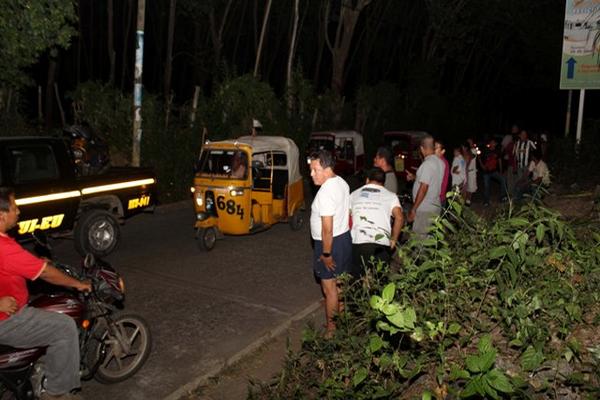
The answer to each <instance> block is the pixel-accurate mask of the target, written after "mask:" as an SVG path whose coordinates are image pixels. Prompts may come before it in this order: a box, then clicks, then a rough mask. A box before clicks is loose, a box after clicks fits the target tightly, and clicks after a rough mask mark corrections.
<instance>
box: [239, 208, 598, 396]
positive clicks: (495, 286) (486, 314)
mask: <svg viewBox="0 0 600 400" xmlns="http://www.w3.org/2000/svg"><path fill="white" fill-rule="evenodd" d="M599 244H600V235H598V234H597V233H595V234H593V235H591V236H590V237H587V238H586V239H584V240H583V241H582V240H580V239H577V238H576V236H575V235H574V232H573V230H572V229H571V227H570V226H568V225H566V224H565V223H564V222H563V221H561V220H560V218H559V215H558V214H556V213H554V212H552V211H550V210H548V209H546V208H544V207H541V206H539V205H536V204H529V205H527V206H525V207H523V208H521V209H519V210H514V209H512V207H509V208H508V209H507V210H506V211H505V212H504V213H503V214H502V215H500V216H499V217H497V218H496V219H494V220H492V221H488V220H483V219H480V218H479V217H477V216H476V215H474V214H473V213H472V212H470V210H468V209H466V210H463V209H462V206H461V203H459V202H457V201H451V202H450V207H449V209H448V210H447V211H446V212H445V214H444V215H443V216H442V217H441V218H439V219H438V221H436V223H435V227H434V229H433V231H432V233H431V237H430V238H429V239H427V240H424V241H421V242H417V241H414V240H410V241H409V242H407V243H406V244H405V245H404V246H403V247H402V248H400V250H399V251H398V257H397V261H395V262H394V263H392V264H391V265H384V264H379V265H371V266H370V267H368V268H367V269H366V275H365V277H364V278H361V280H359V281H356V282H348V288H347V289H346V290H345V291H344V293H345V299H344V300H345V303H346V310H345V312H344V313H343V314H342V315H341V316H340V317H339V320H338V331H337V333H336V336H335V337H334V338H333V339H331V340H326V339H324V338H322V337H321V336H320V334H319V333H318V332H317V331H316V330H315V329H307V330H306V331H305V334H304V339H303V347H302V350H301V351H300V352H298V353H290V354H289V356H288V358H287V361H286V364H285V367H284V369H283V371H282V372H281V374H280V375H279V376H278V377H277V379H276V380H275V381H274V382H272V383H265V384H262V385H259V386H257V387H256V386H255V387H254V388H253V389H252V390H251V393H250V395H249V397H250V398H254V399H283V398H308V399H313V398H314V399H316V398H328V399H347V398H353V399H373V398H424V399H426V398H437V399H443V398H459V397H462V398H492V399H498V398H511V399H512V398H532V399H533V398H536V399H537V398H597V397H596V396H598V394H599V392H598V387H599V385H600V380H599V376H598V372H599V366H600V364H599V363H598V361H599V360H598V358H597V355H599V354H600V346H598V345H596V344H595V341H596V340H597V337H598V336H597V333H598V332H600V330H599V329H598V326H597V322H598V319H599V317H600V314H599V308H598V307H597V304H598V297H599V296H600V292H599V290H598V289H599V286H600V246H599Z"/></svg>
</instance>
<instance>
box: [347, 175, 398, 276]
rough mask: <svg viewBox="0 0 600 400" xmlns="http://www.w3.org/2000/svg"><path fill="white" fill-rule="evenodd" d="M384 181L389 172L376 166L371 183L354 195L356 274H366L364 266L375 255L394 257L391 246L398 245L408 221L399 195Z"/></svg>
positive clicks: (354, 259) (380, 257) (370, 178)
mask: <svg viewBox="0 0 600 400" xmlns="http://www.w3.org/2000/svg"><path fill="white" fill-rule="evenodd" d="M384 184H385V172H383V170H382V169H381V168H374V169H372V170H371V171H370V172H369V176H368V178H367V184H366V185H364V186H363V187H361V188H359V189H357V190H355V191H354V192H352V194H351V195H350V213H351V215H352V229H351V235H352V259H353V268H354V274H355V275H362V273H363V271H364V267H363V266H368V265H369V264H370V262H371V259H372V258H373V259H374V261H375V262H377V261H385V262H387V261H389V260H390V250H394V249H395V248H396V243H397V241H398V237H399V236H400V231H401V230H402V225H404V216H403V214H402V208H401V206H400V201H399V200H398V196H397V195H396V194H395V193H392V192H390V191H389V190H387V189H386V188H385V187H384ZM392 217H393V218H394V226H393V228H392V226H391V218H392Z"/></svg>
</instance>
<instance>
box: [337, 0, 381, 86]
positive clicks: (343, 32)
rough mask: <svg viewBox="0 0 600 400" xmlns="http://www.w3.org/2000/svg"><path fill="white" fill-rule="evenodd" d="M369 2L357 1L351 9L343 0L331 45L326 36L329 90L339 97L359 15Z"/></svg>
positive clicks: (349, 1) (350, 3) (346, 1)
mask: <svg viewBox="0 0 600 400" xmlns="http://www.w3.org/2000/svg"><path fill="white" fill-rule="evenodd" d="M370 2H371V0H357V2H356V5H355V7H352V1H351V0H343V1H342V4H341V7H340V17H339V21H338V26H337V29H336V34H335V41H334V44H333V45H331V43H330V42H329V37H328V36H326V38H327V45H328V47H329V50H330V51H331V55H332V57H333V59H332V72H331V88H332V89H333V91H334V92H335V93H336V94H337V95H339V96H341V95H342V92H343V90H344V72H345V68H346V60H347V59H348V53H349V51H350V45H351V44H352V37H353V36H354V30H355V28H356V23H357V22H358V18H359V17H360V13H361V12H362V10H363V9H364V8H365V7H366V6H367V5H369V3H370Z"/></svg>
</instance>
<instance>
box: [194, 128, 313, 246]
mask: <svg viewBox="0 0 600 400" xmlns="http://www.w3.org/2000/svg"><path fill="white" fill-rule="evenodd" d="M192 193H193V198H194V208H195V211H196V223H195V228H196V238H197V239H198V245H199V246H200V248H202V249H204V250H207V251H210V250H212V249H213V248H214V247H215V244H216V241H217V239H218V238H222V237H223V236H224V235H247V234H252V233H256V232H260V231H263V230H265V229H268V228H269V227H270V226H271V225H273V224H275V223H277V222H288V223H289V224H290V227H291V229H293V230H298V229H300V228H301V227H302V225H303V223H304V215H303V212H302V210H303V208H304V187H303V181H302V176H301V175H300V167H299V152H298V147H297V146H296V144H295V143H294V141H293V140H291V139H289V138H285V137H281V136H256V137H255V136H243V137H240V138H238V139H236V140H225V141H219V142H207V143H206V144H205V145H204V146H203V148H202V151H201V153H200V157H199V159H198V163H197V165H196V172H195V177H194V186H193V187H192Z"/></svg>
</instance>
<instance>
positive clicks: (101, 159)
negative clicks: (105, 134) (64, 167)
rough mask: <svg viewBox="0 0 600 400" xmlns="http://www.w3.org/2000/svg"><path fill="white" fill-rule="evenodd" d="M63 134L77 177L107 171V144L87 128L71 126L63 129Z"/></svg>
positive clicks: (108, 162) (108, 159) (108, 161)
mask: <svg viewBox="0 0 600 400" xmlns="http://www.w3.org/2000/svg"><path fill="white" fill-rule="evenodd" d="M63 134H64V136H65V138H66V139H67V140H68V141H69V145H70V147H71V151H72V153H73V159H74V161H75V167H76V168H77V173H78V174H79V175H81V176H88V175H99V174H102V173H104V172H106V171H107V170H108V168H109V167H110V155H109V150H108V144H107V143H106V141H105V140H104V139H103V138H102V137H100V136H99V135H97V134H96V133H94V132H93V131H92V129H91V128H90V127H89V126H86V125H71V126H68V127H65V128H63Z"/></svg>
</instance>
